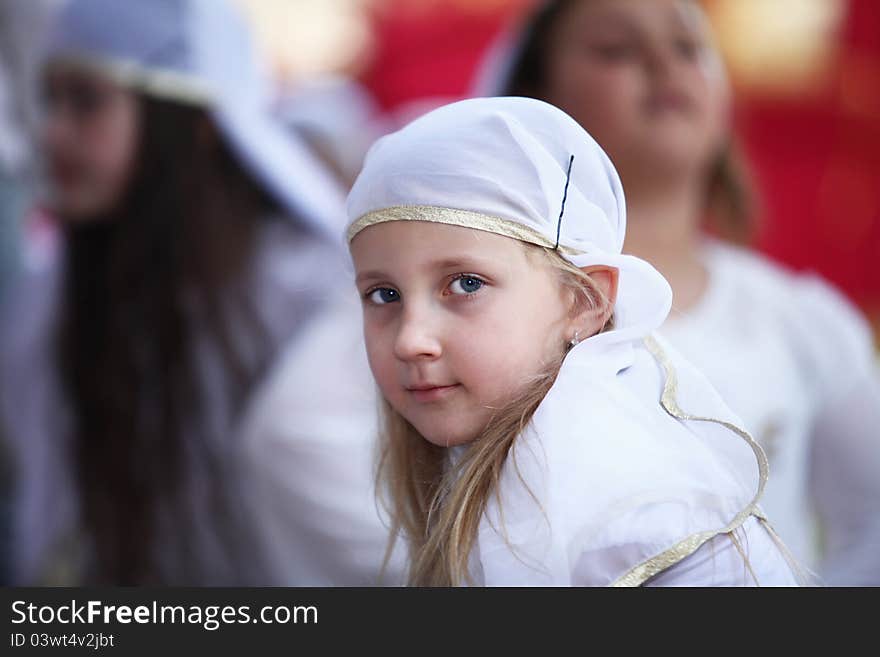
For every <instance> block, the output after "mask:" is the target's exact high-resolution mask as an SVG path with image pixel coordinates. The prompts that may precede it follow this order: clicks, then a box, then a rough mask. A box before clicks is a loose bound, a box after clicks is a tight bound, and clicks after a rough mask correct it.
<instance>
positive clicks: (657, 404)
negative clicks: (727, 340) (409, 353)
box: [348, 98, 794, 585]
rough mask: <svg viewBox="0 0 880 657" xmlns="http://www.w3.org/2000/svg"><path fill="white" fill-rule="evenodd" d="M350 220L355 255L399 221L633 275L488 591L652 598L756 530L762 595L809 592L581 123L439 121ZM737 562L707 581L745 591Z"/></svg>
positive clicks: (563, 386)
mask: <svg viewBox="0 0 880 657" xmlns="http://www.w3.org/2000/svg"><path fill="white" fill-rule="evenodd" d="M348 212H349V220H350V226H349V230H348V238H349V240H351V239H353V238H354V237H355V236H356V235H357V234H358V232H360V231H361V230H364V229H366V228H368V227H370V226H373V225H376V224H380V223H383V222H388V221H428V222H438V223H443V224H449V225H455V226H463V227H468V228H472V229H475V230H481V231H488V232H491V233H495V234H498V235H503V236H506V237H510V238H513V239H518V240H522V241H525V242H528V243H532V244H536V245H541V246H545V247H550V248H554V247H556V246H557V245H558V249H557V250H558V252H559V253H560V255H562V256H563V257H564V258H566V259H567V260H569V261H570V262H572V263H573V264H575V265H577V266H578V267H586V266H590V265H606V266H610V267H614V268H617V269H618V270H619V274H620V278H619V287H618V297H617V303H616V305H615V310H614V326H613V328H612V329H611V330H609V331H606V332H604V333H600V334H597V335H595V336H593V337H590V338H588V339H586V340H585V341H583V342H581V343H580V344H577V345H576V346H575V347H573V349H572V350H571V351H570V352H569V353H568V354H567V356H566V358H565V361H564V363H563V365H562V368H561V370H560V373H559V375H558V378H557V380H556V382H555V384H554V385H553V387H552V388H551V389H550V391H549V393H548V394H547V396H546V397H545V398H544V400H543V401H542V402H541V404H540V406H539V408H538V410H537V411H536V413H535V415H534V417H533V419H532V422H531V423H530V425H529V427H528V428H527V430H526V431H525V432H524V433H523V434H522V435H521V436H519V438H518V439H517V441H516V442H515V443H514V448H513V449H512V451H511V453H510V455H509V456H508V459H507V462H506V464H505V466H504V472H503V474H502V479H501V490H500V491H499V492H500V495H499V496H498V497H497V498H496V497H491V498H490V501H489V503H488V506H487V510H486V513H485V515H484V518H483V521H482V523H481V525H480V530H479V538H478V549H477V550H475V551H474V552H475V553H477V554H474V553H472V555H471V557H472V570H473V572H475V573H479V574H480V577H479V578H478V579H481V580H482V582H483V583H485V584H500V585H516V584H543V585H568V584H611V583H616V584H641V583H643V582H645V581H647V580H648V579H650V578H652V577H654V576H656V575H657V574H658V573H660V572H662V571H663V570H665V569H666V568H669V567H671V566H673V565H674V564H677V563H678V562H680V561H682V560H683V559H685V558H687V557H688V556H689V555H691V554H693V553H694V552H696V551H697V550H698V549H699V548H700V547H701V546H702V545H704V544H706V543H707V542H709V541H711V540H712V539H713V538H715V537H716V536H718V535H720V534H728V533H731V532H734V531H738V530H740V529H742V530H743V531H748V532H750V533H749V534H748V540H749V543H750V547H751V549H752V552H751V553H750V557H751V561H752V567H753V569H754V571H755V572H754V574H755V575H756V577H757V579H758V580H759V581H761V582H762V583H786V584H790V583H793V581H794V580H793V579H792V577H791V573H790V571H789V569H788V566H787V564H785V563H784V561H781V559H782V556H781V554H780V553H779V551H778V550H777V548H776V545H775V544H774V543H773V541H772V540H771V539H770V536H769V535H768V534H766V533H765V532H764V531H763V529H762V528H761V527H759V526H758V519H762V517H763V516H762V514H761V512H760V511H759V509H758V507H757V502H758V500H759V498H760V495H761V491H762V489H763V486H764V482H765V480H766V477H767V464H766V459H765V457H764V455H763V452H762V451H761V449H760V447H758V446H757V444H755V443H754V441H753V440H752V439H751V437H750V436H749V435H748V434H747V433H746V432H745V431H743V430H741V429H739V428H738V424H739V422H738V420H737V419H736V418H735V417H734V416H733V414H732V413H731V412H730V411H729V409H728V408H727V406H726V405H725V404H724V403H723V402H722V401H721V399H720V398H719V397H718V396H717V394H716V393H715V391H714V389H712V387H711V386H710V385H709V384H708V383H707V382H706V381H705V379H703V378H702V376H701V375H700V374H699V373H698V372H696V371H695V370H694V369H693V368H692V367H690V366H689V365H688V364H687V363H686V362H684V361H683V360H682V359H681V358H680V357H678V356H677V355H676V354H674V353H672V352H667V351H666V350H665V349H664V348H663V347H661V346H660V344H659V343H658V342H657V341H656V340H655V339H654V338H653V337H651V333H652V331H653V330H654V329H656V328H657V327H658V326H660V324H662V322H663V321H664V319H665V318H666V316H667V314H668V312H669V308H670V305H671V299H672V293H671V290H670V288H669V286H668V284H667V283H666V281H665V279H664V278H663V277H662V276H661V275H660V274H659V273H658V272H657V271H656V270H655V269H654V268H653V267H651V266H650V265H649V264H647V263H646V262H644V261H642V260H639V259H638V258H635V257H632V256H627V255H622V254H621V248H622V245H623V239H624V234H625V228H626V211H625V204H624V196H623V190H622V188H621V184H620V180H619V179H618V176H617V174H616V172H615V170H614V167H613V166H612V164H611V162H610V160H609V159H608V158H607V156H606V155H605V153H604V152H603V151H602V149H601V148H600V147H599V146H598V145H597V144H596V142H595V141H594V140H593V139H592V138H591V137H590V136H589V135H588V134H587V133H586V132H585V131H584V130H583V128H581V127H580V126H579V125H578V124H577V123H576V122H575V121H574V120H573V119H571V118H570V117H569V116H568V115H566V114H565V113H563V112H562V111H561V110H559V109H557V108H555V107H552V106H551V105H548V104H546V103H543V102H541V101H537V100H532V99H525V98H486V99H475V100H467V101H462V102H459V103H454V104H452V105H448V106H446V107H443V108H440V109H438V110H435V111H434V112H431V113H430V114H428V115H426V116H424V117H422V118H421V119H419V120H417V121H415V122H414V123H412V124H410V125H409V126H408V127H406V128H404V129H403V130H401V131H399V132H397V133H394V134H392V135H389V136H388V137H385V138H383V139H382V140H380V141H379V142H377V144H376V145H375V146H374V147H373V149H372V150H371V151H370V153H369V155H368V156H367V160H366V164H365V167H364V170H363V172H362V173H361V176H360V177H359V178H358V180H357V182H356V183H355V186H354V188H353V189H352V192H351V194H350V196H349V204H348ZM682 409H684V410H682ZM689 413H693V414H694V415H689ZM697 416H699V417H697ZM704 417H705V418H711V419H707V420H704V419H702V418H704ZM532 494H534V498H532V497H531V495H532ZM499 500H501V502H499ZM501 503H503V506H504V512H503V519H502V514H501V508H500V504H501ZM762 522H763V520H762ZM747 523H748V524H747ZM734 543H735V542H734ZM737 545H738V544H737ZM721 561H723V560H720V561H719V564H718V571H717V572H715V571H714V570H713V569H712V568H713V567H707V570H706V571H705V572H706V573H708V572H709V571H711V572H713V573H714V574H713V575H706V577H707V579H708V580H711V581H712V582H714V583H717V582H718V578H721V580H723V578H724V576H725V575H730V579H731V581H735V582H738V581H740V579H741V577H740V576H741V572H744V567H743V561H742V560H741V559H740V560H738V561H737V560H733V561H731V564H730V567H729V568H728V570H726V571H725V569H724V567H722V563H721ZM724 565H727V564H726V563H725V564H724ZM704 574H705V573H704ZM713 577H715V578H716V579H712V578H713ZM738 578H740V579H738Z"/></svg>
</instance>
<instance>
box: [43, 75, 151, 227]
mask: <svg viewBox="0 0 880 657" xmlns="http://www.w3.org/2000/svg"><path fill="white" fill-rule="evenodd" d="M44 83H45V100H46V115H45V118H44V123H43V132H42V138H43V146H44V152H45V155H46V160H47V165H48V169H49V178H50V182H51V186H52V198H53V205H54V209H55V211H56V212H57V213H58V214H59V215H61V216H62V217H63V218H65V219H67V220H70V221H86V220H88V219H89V218H91V217H95V216H99V215H101V214H103V213H106V212H109V211H111V210H113V209H114V208H115V207H116V206H117V204H119V203H120V202H121V200H122V199H123V197H124V195H125V191H126V188H127V186H128V183H129V181H130V180H131V177H132V174H133V170H134V168H135V161H136V151H137V146H138V135H139V128H140V106H139V103H138V99H137V96H136V95H135V94H133V93H131V92H129V91H127V90H125V89H124V88H122V87H120V86H119V85H117V84H115V83H113V82H111V81H110V80H109V79H107V78H104V77H101V76H99V75H96V74H94V73H87V72H84V71H81V70H76V69H73V68H70V67H60V66H58V65H54V66H50V67H49V69H48V70H47V73H46V76H45V82H44Z"/></svg>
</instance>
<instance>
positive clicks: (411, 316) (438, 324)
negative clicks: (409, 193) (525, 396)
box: [351, 221, 599, 446]
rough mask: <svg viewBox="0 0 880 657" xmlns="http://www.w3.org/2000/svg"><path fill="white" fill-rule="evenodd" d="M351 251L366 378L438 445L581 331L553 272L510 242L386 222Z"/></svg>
mask: <svg viewBox="0 0 880 657" xmlns="http://www.w3.org/2000/svg"><path fill="white" fill-rule="evenodd" d="M351 252H352V257H353V259H354V263H355V270H356V272H357V286H358V290H359V292H360V294H361V296H362V298H363V309H364V335H365V338H366V344H367V353H368V356H369V360H370V367H371V368H372V370H373V375H374V376H375V378H376V381H377V382H378V384H379V388H380V389H381V390H382V394H383V395H384V396H385V398H386V399H387V400H388V402H389V403H390V404H391V406H392V407H393V408H394V409H395V410H396V411H397V412H398V413H400V414H401V415H402V416H403V417H404V418H406V420H407V421H409V422H410V424H412V425H413V426H414V427H415V428H416V429H417V430H418V431H419V433H421V435H422V436H424V437H425V438H426V439H427V440H429V441H430V442H432V443H434V444H436V445H441V446H452V445H458V444H462V443H466V442H469V441H471V440H473V439H474V438H476V437H477V436H478V435H479V434H480V432H481V431H482V430H483V429H484V428H485V427H486V424H487V423H488V421H489V419H490V418H491V416H492V414H493V411H494V410H495V409H497V408H499V407H502V406H504V405H505V402H506V401H507V400H510V399H511V398H512V395H514V394H515V393H516V392H517V391H518V386H521V385H523V383H525V382H526V381H527V380H528V379H529V377H530V376H532V375H536V374H538V373H541V372H543V371H544V370H545V369H546V368H547V367H548V366H549V365H550V364H551V363H553V362H554V361H556V360H558V358H559V357H560V356H561V355H562V353H563V351H564V347H565V343H566V342H567V341H568V340H569V339H571V337H572V335H573V334H574V328H575V327H576V328H578V329H580V331H581V335H587V333H585V330H590V329H589V328H585V326H584V324H583V320H582V318H576V317H573V316H572V314H573V313H572V312H571V309H572V307H573V297H574V295H573V293H572V292H570V291H568V290H567V289H566V288H565V287H564V286H563V285H562V284H561V281H560V278H559V274H558V273H557V272H556V271H555V270H553V269H552V267H551V266H550V265H549V264H544V263H541V262H539V260H540V258H538V257H535V256H534V255H531V254H529V253H528V252H527V249H526V248H524V245H523V244H521V243H519V242H517V241H516V240H513V239H508V238H506V237H502V236H499V235H494V234H491V233H486V232H482V231H478V230H471V229H468V228H461V227H458V226H447V225H443V224H433V223H428V222H421V221H414V222H406V221H394V222H389V223H384V224H379V225H375V226H371V227H370V228H367V229H365V230H363V231H362V232H360V233H359V234H358V235H357V236H356V237H355V238H354V240H353V241H352V243H351ZM598 330H599V329H598V327H596V328H595V330H594V331H591V332H595V331H598Z"/></svg>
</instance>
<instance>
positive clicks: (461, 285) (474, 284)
mask: <svg viewBox="0 0 880 657" xmlns="http://www.w3.org/2000/svg"><path fill="white" fill-rule="evenodd" d="M481 287H483V281H482V280H480V279H479V278H477V277H476V276H459V277H458V278H456V279H455V280H454V281H452V283H450V284H449V290H450V291H451V292H452V293H453V294H473V293H474V292H476V291H477V290H479V289H480V288H481Z"/></svg>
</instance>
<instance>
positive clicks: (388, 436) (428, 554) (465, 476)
mask: <svg viewBox="0 0 880 657" xmlns="http://www.w3.org/2000/svg"><path fill="white" fill-rule="evenodd" d="M525 246H526V248H527V253H528V254H529V255H530V256H534V255H536V256H539V257H540V256H543V260H544V264H545V265H549V266H550V267H552V268H553V269H555V270H556V273H557V274H558V275H559V280H560V284H562V285H564V286H566V287H568V288H569V289H571V290H572V291H573V292H575V295H576V296H575V299H576V301H575V307H582V306H581V304H587V307H589V308H600V309H604V310H607V311H608V314H609V320H608V321H607V322H606V323H605V325H604V326H603V328H602V329H601V330H600V331H599V332H602V331H605V330H608V328H609V327H610V326H612V324H613V320H612V319H611V318H610V315H611V307H610V302H609V299H608V298H607V297H606V296H605V294H604V293H603V292H602V290H600V289H599V288H598V286H597V285H596V284H595V282H594V281H593V280H592V279H591V278H590V276H589V275H588V274H586V273H584V272H583V271H581V270H580V269H578V268H577V267H575V266H574V265H573V264H571V263H570V262H568V261H567V260H565V259H563V258H562V256H560V255H559V254H558V253H557V252H556V251H554V250H552V249H547V248H544V247H538V246H533V245H525ZM566 353H567V346H563V345H560V349H559V354H558V357H557V358H555V359H554V360H553V362H551V363H550V364H549V366H548V367H546V368H545V370H544V371H543V372H540V373H539V374H537V375H535V376H533V377H531V378H530V379H527V380H526V381H524V382H523V383H522V385H521V387H520V389H519V392H518V393H517V394H516V395H515V396H514V399H512V400H510V401H509V402H508V403H507V404H505V405H504V406H503V407H502V408H500V409H499V410H498V411H496V413H495V414H494V415H493V416H492V418H491V419H490V421H489V422H488V423H487V425H486V427H485V429H484V430H483V431H482V432H481V433H480V435H479V436H478V437H477V438H476V440H474V441H473V442H471V443H470V444H469V445H468V446H467V447H466V448H465V452H464V454H463V455H462V457H461V458H460V459H458V461H457V462H456V463H455V464H453V462H452V460H451V459H450V457H449V452H448V450H447V449H446V448H443V447H439V446H437V445H434V444H432V443H430V442H428V441H427V440H426V439H425V438H424V437H423V436H422V435H421V434H420V433H419V432H418V431H417V430H416V428H415V427H413V426H412V425H411V424H410V423H409V422H407V420H406V419H405V418H404V417H403V416H401V415H400V414H399V413H398V412H397V411H395V410H394V409H393V408H392V407H391V405H390V404H389V403H388V402H387V401H384V400H383V408H382V415H383V427H382V436H381V441H382V458H381V461H380V467H379V476H378V481H377V483H378V485H379V490H380V492H382V493H385V494H387V496H388V498H389V499H388V500H387V501H388V502H389V504H388V507H389V511H390V514H391V518H392V531H391V539H390V543H389V546H388V551H387V553H386V562H387V560H388V558H389V557H390V554H391V550H392V549H393V546H394V543H395V541H396V540H397V539H398V538H399V537H402V538H403V539H404V540H406V541H408V543H409V547H410V552H409V553H410V563H409V577H408V582H409V584H410V585H411V586H458V585H461V584H471V583H473V582H472V580H471V577H470V573H469V568H468V560H469V555H470V552H471V549H472V548H473V546H474V541H475V539H476V536H477V530H478V528H479V525H480V520H481V518H482V515H483V512H484V511H485V509H486V504H487V503H488V501H489V499H490V497H491V496H492V495H493V494H494V495H497V491H498V483H499V480H500V477H501V473H502V470H503V467H504V464H505V461H506V460H507V456H508V454H509V453H510V450H511V448H512V447H513V445H514V442H515V440H516V437H517V436H518V435H519V434H521V433H522V431H523V430H524V429H525V428H526V426H527V425H528V423H529V421H530V420H531V418H532V416H533V415H534V413H535V410H537V408H538V405H539V404H540V403H541V401H542V400H543V399H544V397H545V396H546V394H547V392H548V391H549V390H550V387H551V386H552V385H553V382H554V381H555V380H556V375H557V374H558V373H559V368H560V367H561V365H562V361H563V360H564V358H565V354H566ZM499 503H500V500H499Z"/></svg>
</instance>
